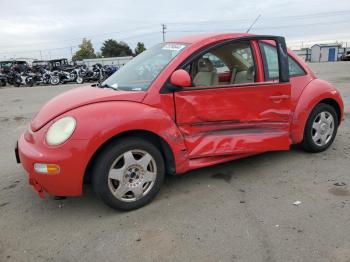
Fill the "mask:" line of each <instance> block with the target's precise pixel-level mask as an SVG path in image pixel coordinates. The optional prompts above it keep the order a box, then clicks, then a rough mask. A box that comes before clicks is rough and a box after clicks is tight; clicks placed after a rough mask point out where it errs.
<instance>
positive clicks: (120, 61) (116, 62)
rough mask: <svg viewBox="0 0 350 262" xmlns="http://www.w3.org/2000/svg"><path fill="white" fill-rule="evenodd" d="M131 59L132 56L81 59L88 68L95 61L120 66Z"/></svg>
mask: <svg viewBox="0 0 350 262" xmlns="http://www.w3.org/2000/svg"><path fill="white" fill-rule="evenodd" d="M131 59H133V57H132V56H120V57H105V58H91V59H83V63H84V64H85V65H86V66H88V67H89V68H91V67H92V66H93V65H94V64H96V63H100V64H101V65H115V66H118V67H121V66H123V65H124V64H126V63H127V62H129V61H130V60H131Z"/></svg>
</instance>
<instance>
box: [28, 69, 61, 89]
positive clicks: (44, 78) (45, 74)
mask: <svg viewBox="0 0 350 262" xmlns="http://www.w3.org/2000/svg"><path fill="white" fill-rule="evenodd" d="M34 82H35V83H36V84H38V85H39V84H44V85H48V84H53V85H57V84H58V83H59V82H60V80H59V77H58V76H54V75H53V73H52V72H51V71H49V70H47V69H45V68H39V69H38V70H37V73H36V74H35V76H34Z"/></svg>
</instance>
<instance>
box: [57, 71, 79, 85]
mask: <svg viewBox="0 0 350 262" xmlns="http://www.w3.org/2000/svg"><path fill="white" fill-rule="evenodd" d="M78 73H79V70H78V69H73V70H71V71H64V70H59V71H56V73H55V74H54V75H57V76H58V77H59V83H61V84H64V83H67V82H74V81H76V79H77V76H78Z"/></svg>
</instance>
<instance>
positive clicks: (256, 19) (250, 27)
mask: <svg viewBox="0 0 350 262" xmlns="http://www.w3.org/2000/svg"><path fill="white" fill-rule="evenodd" d="M260 17H261V15H258V16H257V18H255V20H254V22H253V23H252V24H251V25H250V26H249V28H248V29H247V32H246V33H249V31H250V30H251V29H252V28H253V26H254V25H255V23H256V22H257V21H258V20H259V18H260Z"/></svg>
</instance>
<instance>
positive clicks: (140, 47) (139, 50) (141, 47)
mask: <svg viewBox="0 0 350 262" xmlns="http://www.w3.org/2000/svg"><path fill="white" fill-rule="evenodd" d="M145 50H146V47H145V44H144V43H142V42H138V43H137V45H136V48H135V52H134V54H135V56H137V55H138V54H141V53H142V52H143V51H145Z"/></svg>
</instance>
